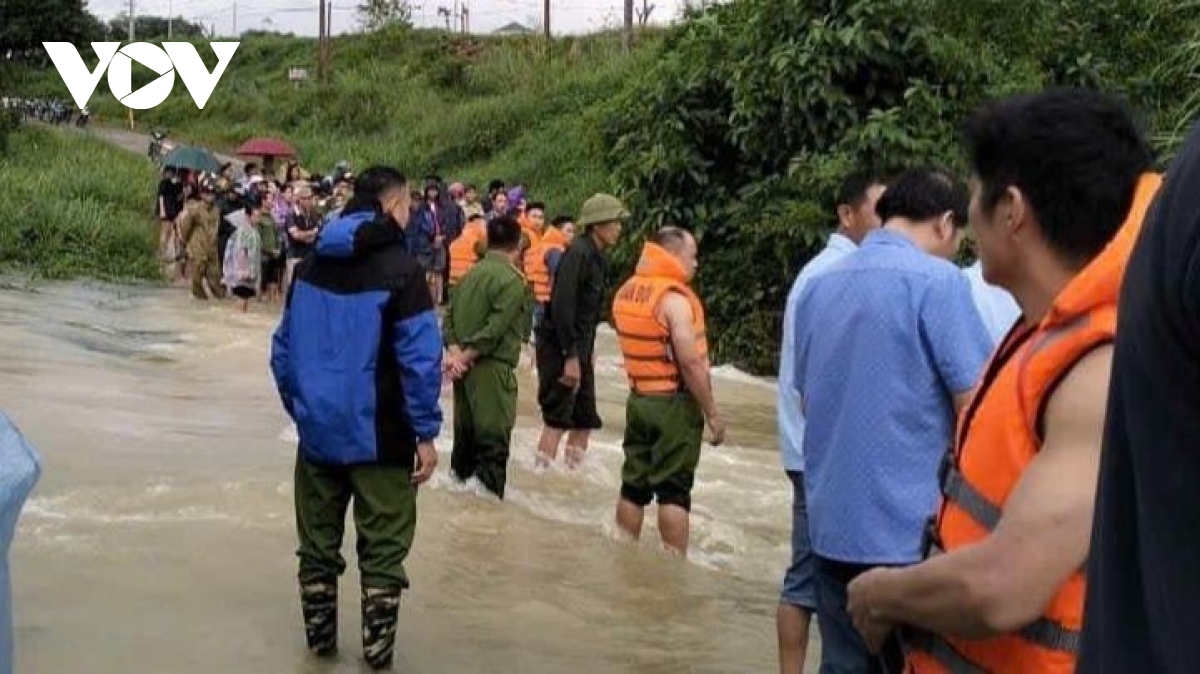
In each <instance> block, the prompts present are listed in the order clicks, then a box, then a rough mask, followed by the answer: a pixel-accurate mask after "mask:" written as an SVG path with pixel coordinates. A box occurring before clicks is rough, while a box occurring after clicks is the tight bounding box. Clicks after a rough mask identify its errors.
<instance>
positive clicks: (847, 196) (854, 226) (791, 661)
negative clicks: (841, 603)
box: [775, 173, 884, 674]
mask: <svg viewBox="0 0 1200 674" xmlns="http://www.w3.org/2000/svg"><path fill="white" fill-rule="evenodd" d="M883 190H884V181H883V180H882V179H880V178H878V177H876V176H875V175H873V174H871V173H856V174H853V175H850V176H848V177H847V178H846V179H845V180H844V181H842V186H841V189H840V190H838V206H837V221H838V227H837V230H836V231H834V232H833V233H831V234H830V235H829V240H828V241H827V242H826V243H825V248H824V249H823V250H822V251H821V252H820V253H818V254H817V256H816V257H814V258H813V259H812V260H810V261H809V262H808V264H806V265H804V268H803V269H801V270H800V274H799V276H797V277H796V281H795V282H794V283H792V289H791V290H790V291H789V292H788V297H787V305H786V307H785V309H784V313H783V342H782V345H781V346H780V349H779V387H778V389H779V393H778V397H777V399H776V404H777V408H776V412H777V417H778V424H779V449H780V453H781V454H782V455H783V469H784V470H785V471H786V472H787V476H788V479H789V480H790V481H791V483H792V561H791V563H790V564H789V565H788V570H787V574H786V575H785V576H784V579H783V592H782V594H781V596H780V598H779V608H778V609H777V610H776V613H775V623H776V631H777V632H778V636H779V671H780V674H800V672H803V671H804V661H805V659H807V655H808V627H809V622H810V621H811V620H812V614H813V612H814V611H816V610H817V594H816V588H815V587H814V585H813V559H812V547H811V544H810V543H809V539H808V506H807V504H806V500H805V495H804V413H803V411H801V409H800V393H799V391H797V390H796V386H795V376H794V374H795V373H794V372H793V368H794V367H795V363H794V358H795V348H796V346H795V345H796V330H795V326H794V325H793V322H794V321H795V320H796V305H797V304H799V303H800V295H801V294H802V293H803V292H804V289H805V288H806V287H807V286H808V282H809V280H811V279H812V278H814V277H816V276H818V275H820V274H821V273H823V272H824V271H825V270H827V269H829V268H830V267H832V266H833V265H834V263H836V262H837V261H839V260H841V259H842V258H844V257H845V256H846V255H848V254H850V253H852V252H854V251H855V250H856V249H857V248H858V244H860V243H862V240H863V238H864V237H866V235H867V234H869V233H870V232H872V231H874V230H876V229H878V228H879V224H880V222H879V214H878V213H876V212H875V204H876V203H878V202H879V197H880V195H882V194H883Z"/></svg>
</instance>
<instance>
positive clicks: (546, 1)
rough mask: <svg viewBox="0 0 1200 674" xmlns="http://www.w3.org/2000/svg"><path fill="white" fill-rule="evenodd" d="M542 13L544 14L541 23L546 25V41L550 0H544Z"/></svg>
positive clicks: (548, 36) (548, 33)
mask: <svg viewBox="0 0 1200 674" xmlns="http://www.w3.org/2000/svg"><path fill="white" fill-rule="evenodd" d="M542 4H543V5H544V7H543V10H542V13H543V14H544V15H545V16H544V17H543V18H542V24H544V25H545V27H546V41H547V42H549V41H550V0H544V2H543V3H542Z"/></svg>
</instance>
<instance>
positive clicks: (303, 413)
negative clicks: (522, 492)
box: [271, 167, 442, 669]
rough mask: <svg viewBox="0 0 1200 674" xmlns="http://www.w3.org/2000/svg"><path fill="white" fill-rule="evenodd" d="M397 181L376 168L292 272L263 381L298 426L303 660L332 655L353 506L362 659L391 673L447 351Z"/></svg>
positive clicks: (403, 189) (433, 458)
mask: <svg viewBox="0 0 1200 674" xmlns="http://www.w3.org/2000/svg"><path fill="white" fill-rule="evenodd" d="M410 199H411V197H410V196H409V191H408V187H407V184H406V180H405V178H404V176H402V175H401V174H400V173H399V172H398V171H396V170H395V169H391V168H384V167H374V168H371V169H368V170H366V171H364V172H363V173H362V175H361V176H360V177H359V178H358V180H357V182H356V183H355V188H354V198H353V199H351V201H350V202H349V203H347V204H346V207H345V208H344V209H343V211H342V213H341V215H340V216H338V217H337V218H335V219H333V220H331V221H330V222H329V223H327V224H326V226H325V227H323V228H322V231H321V234H320V236H319V238H318V239H317V241H316V245H315V249H314V254H313V255H310V256H308V257H307V258H306V259H305V260H304V262H302V263H301V264H300V266H299V267H298V268H297V270H296V275H295V280H294V281H293V285H292V289H291V292H290V293H289V294H288V301H287V306H286V308H285V310H284V314H283V318H282V320H281V321H280V324H279V328H278V329H277V330H276V332H275V336H274V341H273V344H272V349H271V370H272V372H273V374H274V376H275V383H276V386H277V387H278V389H279V394H280V397H281V398H282V400H283V405H284V407H285V408H286V409H287V412H288V414H289V415H290V416H291V417H292V419H293V420H294V421H295V422H296V428H297V430H298V432H299V435H300V449H299V452H298V456H297V459H296V475H295V499H296V529H297V533H298V534H299V538H300V547H299V550H298V551H297V554H298V555H299V557H300V573H299V580H300V597H301V606H302V609H303V613H304V627H305V632H306V636H307V639H308V646H309V648H310V649H311V650H313V651H314V652H315V653H316V654H317V655H319V656H324V655H332V654H333V653H335V652H336V651H337V578H338V576H340V575H341V574H342V572H343V571H345V568H346V562H345V560H344V559H343V558H342V556H341V544H342V533H343V529H344V522H345V516H346V508H347V506H348V505H349V502H350V499H351V497H353V499H354V523H355V529H356V530H357V534H358V548H357V549H358V563H359V571H360V576H361V578H362V621H363V653H364V656H365V658H366V660H367V663H368V664H369V665H370V666H371V667H372V668H375V669H383V668H387V667H390V666H391V663H392V646H393V643H394V641H395V636H396V617H397V612H398V610H399V605H400V593H401V590H403V589H404V588H407V587H408V577H407V575H406V574H405V572H404V559H405V557H407V556H408V552H409V550H410V548H411V547H412V541H413V534H414V532H415V529H416V521H417V504H416V487H417V485H419V484H421V483H423V482H425V481H426V480H428V479H429V477H430V476H431V475H432V474H433V470H434V468H435V467H436V466H437V451H436V449H435V448H434V439H435V438H436V437H437V436H438V433H439V432H440V431H441V425H442V411H441V408H440V407H439V404H438V396H439V394H440V392H441V377H442V339H441V335H440V331H439V329H438V323H437V318H436V316H435V314H434V311H433V306H432V303H431V301H430V296H429V290H428V288H427V287H426V285H425V276H424V273H423V271H422V270H421V268H420V266H419V265H418V264H417V262H416V260H414V259H413V258H412V256H411V255H409V253H408V252H407V251H406V249H405V245H404V234H403V231H402V229H403V228H404V227H405V225H406V224H407V220H408V214H409V206H410Z"/></svg>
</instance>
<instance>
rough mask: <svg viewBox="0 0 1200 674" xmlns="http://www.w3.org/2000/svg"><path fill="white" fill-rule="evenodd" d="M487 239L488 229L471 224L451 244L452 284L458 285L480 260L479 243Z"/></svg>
mask: <svg viewBox="0 0 1200 674" xmlns="http://www.w3.org/2000/svg"><path fill="white" fill-rule="evenodd" d="M486 240H487V230H486V229H484V228H483V227H481V226H479V225H470V226H468V227H467V228H466V229H464V230H463V233H462V234H460V235H459V237H458V238H457V239H455V240H454V243H452V244H450V285H456V284H457V283H458V282H459V281H461V280H462V278H463V277H464V276H466V275H467V272H469V271H471V268H472V267H474V266H475V263H476V262H478V261H479V251H478V250H477V245H478V244H479V242H480V241H486Z"/></svg>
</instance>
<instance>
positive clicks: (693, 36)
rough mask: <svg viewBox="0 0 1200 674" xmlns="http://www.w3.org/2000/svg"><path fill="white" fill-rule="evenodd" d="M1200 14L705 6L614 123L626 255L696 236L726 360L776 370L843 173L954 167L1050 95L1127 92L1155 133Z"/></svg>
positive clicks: (1018, 0)
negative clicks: (992, 127) (668, 230)
mask: <svg viewBox="0 0 1200 674" xmlns="http://www.w3.org/2000/svg"><path fill="white" fill-rule="evenodd" d="M1196 16H1197V11H1196V9H1195V6H1194V5H1188V6H1185V5H1181V4H1180V3H1168V2H1164V1H1162V0H1153V1H1152V0H1120V1H1118V0H1100V1H1094V0H1089V1H1086V2H1085V1H1083V0H1079V1H1075V0H1060V1H1058V2H1040V1H1038V0H1003V1H1001V0H978V1H977V2H971V3H962V2H956V1H953V0H859V1H840V2H839V1H834V0H827V1H823V2H822V1H817V0H789V1H787V2H777V1H772V0H739V2H735V3H729V4H726V5H722V6H719V7H717V8H715V9H711V10H708V11H707V12H704V13H701V14H697V15H695V16H693V17H692V19H691V20H690V21H689V22H688V23H687V24H685V25H683V26H681V27H679V28H678V29H676V30H675V31H673V32H672V33H671V34H670V35H669V36H668V37H667V38H666V39H665V40H664V42H663V43H662V44H661V46H660V47H659V55H658V59H657V64H656V66H655V68H654V69H652V70H651V71H650V72H648V73H647V74H646V76H645V77H643V78H641V79H640V81H638V82H637V83H635V84H634V85H632V86H631V87H630V88H629V89H628V90H627V91H626V92H625V93H624V94H623V95H622V96H621V98H620V99H619V100H618V101H616V102H615V103H614V106H613V109H612V111H611V114H610V115H609V116H608V123H607V125H606V127H605V129H604V134H605V138H606V141H605V146H606V147H607V148H608V152H607V162H608V166H609V168H610V169H611V171H612V173H613V178H614V181H615V183H616V184H618V185H621V186H624V187H625V188H626V189H627V194H628V196H629V197H630V199H631V200H632V201H633V202H634V205H635V209H634V210H635V212H636V213H637V214H638V216H639V217H638V220H637V222H636V223H635V225H634V227H633V228H631V229H632V232H631V233H632V236H631V237H629V240H628V245H627V246H626V247H625V249H624V251H623V255H622V259H623V261H624V262H625V263H628V262H629V261H630V260H631V259H632V258H633V256H634V255H635V254H636V246H637V245H638V242H639V241H640V240H641V239H642V238H643V237H642V236H641V235H642V234H644V233H645V232H647V231H648V230H650V229H651V228H653V227H655V226H657V225H658V224H660V223H663V222H667V221H674V222H678V223H682V224H684V225H686V226H689V227H691V228H693V229H694V231H696V232H697V234H698V235H700V236H701V237H702V239H701V241H702V242H701V256H702V258H701V268H700V273H699V277H698V285H699V290H700V292H701V295H702V296H703V297H704V298H705V299H706V301H707V302H708V304H709V315H710V322H711V323H712V325H711V326H710V334H711V335H713V336H715V347H716V352H717V354H718V357H719V358H721V359H723V360H732V361H734V362H736V363H738V364H739V365H742V366H744V367H747V368H749V369H751V370H754V371H759V372H762V371H770V370H772V369H773V368H774V365H775V361H776V357H777V349H778V343H779V332H780V322H781V320H780V319H781V315H782V311H783V305H784V298H785V296H786V292H787V288H788V286H789V284H790V282H791V279H792V278H793V277H794V276H795V273H796V271H797V270H798V268H799V266H800V265H801V264H802V263H803V262H804V261H806V260H807V259H808V258H809V257H810V256H811V255H812V254H813V253H814V252H815V251H816V250H817V248H818V247H819V245H820V244H821V242H822V241H823V239H824V237H825V234H826V232H827V231H828V228H829V226H830V225H831V224H832V212H833V206H834V204H833V202H832V199H833V194H834V191H835V189H836V186H837V184H838V182H839V180H840V178H841V177H842V176H843V175H844V174H845V173H846V172H847V171H849V170H851V169H852V168H858V167H867V166H873V167H876V168H877V169H880V170H884V171H887V170H895V169H898V168H901V167H903V166H909V165H914V164H921V163H938V164H944V165H949V166H952V167H956V168H960V169H961V168H962V157H961V150H960V147H959V145H958V142H957V140H958V139H957V129H958V128H959V127H960V125H961V123H962V121H963V120H964V119H965V118H966V117H967V116H968V115H969V114H970V112H971V111H972V110H974V109H975V108H976V107H977V106H978V105H980V104H981V103H982V102H984V101H985V100H987V99H989V98H991V97H994V96H997V95H1002V94H1005V93H1011V92H1015V91H1023V90H1033V89H1037V88H1040V87H1043V86H1046V85H1053V84H1072V85H1082V86H1095V87H1102V88H1104V89H1108V90H1113V91H1117V92H1120V93H1123V94H1125V95H1126V96H1127V97H1128V98H1129V99H1130V100H1131V102H1132V103H1133V104H1134V105H1135V106H1136V107H1137V108H1138V109H1139V110H1140V111H1142V112H1143V113H1144V114H1145V115H1146V116H1147V117H1148V121H1149V122H1150V123H1151V125H1152V127H1153V126H1155V125H1159V126H1160V125H1161V124H1162V123H1163V119H1164V118H1165V117H1164V116H1166V115H1169V114H1171V111H1173V110H1176V109H1177V106H1178V103H1179V100H1178V99H1179V98H1180V97H1182V96H1185V95H1186V92H1187V90H1186V89H1181V86H1182V85H1183V84H1185V82H1184V81H1181V79H1186V78H1183V77H1181V75H1180V74H1179V73H1178V72H1176V73H1169V72H1167V71H1166V70H1165V69H1163V68H1160V67H1159V64H1161V63H1163V62H1164V61H1166V60H1167V57H1168V55H1170V54H1172V53H1174V51H1175V50H1177V49H1178V45H1179V44H1180V43H1181V42H1182V41H1183V40H1184V39H1185V38H1186V37H1187V36H1191V35H1195V34H1196V30H1197V27H1198V26H1200V23H1197V21H1196ZM1167 149H1169V148H1167Z"/></svg>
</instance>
